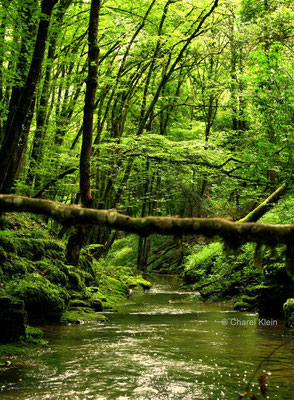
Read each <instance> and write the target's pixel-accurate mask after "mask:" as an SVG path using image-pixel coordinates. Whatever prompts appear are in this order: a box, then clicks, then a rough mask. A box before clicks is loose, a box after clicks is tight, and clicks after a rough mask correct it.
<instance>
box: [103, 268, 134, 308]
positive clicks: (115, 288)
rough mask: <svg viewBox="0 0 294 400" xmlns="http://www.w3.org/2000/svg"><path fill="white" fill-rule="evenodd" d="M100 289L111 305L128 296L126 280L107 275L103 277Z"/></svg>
mask: <svg viewBox="0 0 294 400" xmlns="http://www.w3.org/2000/svg"><path fill="white" fill-rule="evenodd" d="M99 291H100V293H101V294H102V295H104V296H105V297H106V298H107V302H108V303H109V304H111V305H114V304H118V303H120V302H121V301H124V300H125V299H126V297H127V296H128V286H127V285H126V284H125V283H124V282H122V281H119V280H118V279H116V278H113V277H112V276H107V275H103V276H102V277H101V280H100V282H99Z"/></svg>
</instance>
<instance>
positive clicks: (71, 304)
mask: <svg viewBox="0 0 294 400" xmlns="http://www.w3.org/2000/svg"><path fill="white" fill-rule="evenodd" d="M68 306H69V307H71V308H74V307H90V302H89V301H86V300H80V299H73V300H70V302H69V305H68Z"/></svg>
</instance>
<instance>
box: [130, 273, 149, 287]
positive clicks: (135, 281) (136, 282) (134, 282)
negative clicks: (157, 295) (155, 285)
mask: <svg viewBox="0 0 294 400" xmlns="http://www.w3.org/2000/svg"><path fill="white" fill-rule="evenodd" d="M126 282H127V285H128V287H129V288H130V289H143V290H148V289H150V288H151V283H150V282H149V281H147V280H146V279H143V278H142V277H141V276H132V277H128V278H127V280H126Z"/></svg>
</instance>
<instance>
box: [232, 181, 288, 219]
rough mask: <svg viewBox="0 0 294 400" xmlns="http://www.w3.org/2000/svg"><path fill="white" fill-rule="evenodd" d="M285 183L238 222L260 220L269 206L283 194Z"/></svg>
mask: <svg viewBox="0 0 294 400" xmlns="http://www.w3.org/2000/svg"><path fill="white" fill-rule="evenodd" d="M286 186H287V185H286V183H284V184H283V185H282V186H280V187H279V188H278V189H277V190H276V191H274V192H273V193H272V194H271V195H270V196H269V197H268V198H266V199H265V200H264V201H263V202H261V203H260V204H259V205H258V206H257V207H256V208H254V210H252V211H251V212H250V213H249V214H247V215H246V216H245V217H244V218H242V219H240V220H239V221H238V222H256V221H258V220H259V218H261V217H262V216H263V215H264V214H265V213H266V212H267V211H268V209H269V206H270V205H271V204H272V203H273V202H275V201H277V200H279V198H280V197H281V196H282V194H283V193H284V192H285V189H286Z"/></svg>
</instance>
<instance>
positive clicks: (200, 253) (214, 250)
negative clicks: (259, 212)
mask: <svg viewBox="0 0 294 400" xmlns="http://www.w3.org/2000/svg"><path fill="white" fill-rule="evenodd" d="M293 204H294V197H293V195H290V194H288V195H287V196H285V197H284V198H283V199H281V200H280V202H279V203H278V204H277V205H276V206H275V207H273V208H272V209H271V210H270V211H268V212H267V213H266V214H265V215H264V216H263V217H262V218H261V219H260V220H259V221H258V222H260V223H271V224H277V223H280V224H281V223H293V215H294V206H293ZM285 250H286V249H285V246H277V247H276V248H268V247H266V246H256V244H254V243H247V244H245V245H242V246H240V248H239V249H235V250H234V251H232V252H227V251H225V250H224V246H223V244H222V243H221V242H212V243H210V244H207V245H205V244H197V245H195V246H194V247H193V248H192V249H191V250H190V254H189V255H188V256H187V257H186V259H185V261H184V274H183V275H184V280H185V282H186V284H187V286H188V287H189V288H191V289H192V290H195V291H199V292H200V294H201V296H202V298H203V299H204V300H205V299H210V300H229V299H235V303H234V308H235V309H236V310H258V311H259V312H260V313H261V314H263V315H274V314H279V315H281V314H282V312H283V304H284V302H285V301H286V300H287V299H288V298H289V297H294V284H293V280H292V278H291V277H290V276H289V274H288V273H287V266H286V259H285Z"/></svg>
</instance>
